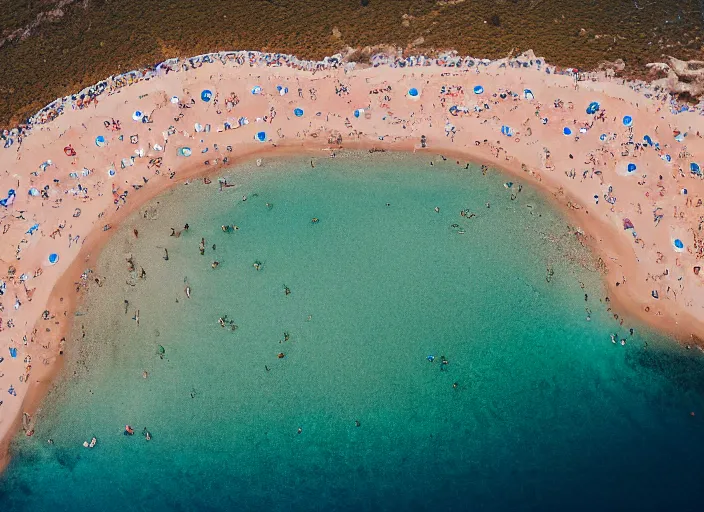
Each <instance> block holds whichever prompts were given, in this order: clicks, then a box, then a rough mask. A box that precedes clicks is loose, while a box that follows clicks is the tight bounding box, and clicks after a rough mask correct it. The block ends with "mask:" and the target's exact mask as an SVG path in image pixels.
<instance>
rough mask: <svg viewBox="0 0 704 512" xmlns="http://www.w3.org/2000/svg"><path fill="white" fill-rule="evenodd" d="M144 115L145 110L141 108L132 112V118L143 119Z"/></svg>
mask: <svg viewBox="0 0 704 512" xmlns="http://www.w3.org/2000/svg"><path fill="white" fill-rule="evenodd" d="M143 117H144V112H142V111H141V110H135V111H134V114H132V119H133V120H135V121H141V120H142V118H143Z"/></svg>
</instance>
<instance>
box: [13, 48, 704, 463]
mask: <svg viewBox="0 0 704 512" xmlns="http://www.w3.org/2000/svg"><path fill="white" fill-rule="evenodd" d="M208 60H210V59H208ZM517 62H520V64H517ZM439 64H443V63H442V62H441V63H434V64H433V65H423V66H417V65H416V66H412V67H411V66H404V67H399V66H392V65H388V63H386V62H378V65H375V66H367V67H361V66H357V67H354V68H353V67H352V66H350V65H347V66H343V65H338V63H337V61H333V62H332V63H330V62H326V63H325V65H318V66H307V67H308V68H311V69H302V68H305V67H306V66H290V65H286V63H285V62H281V61H280V60H276V59H274V60H272V61H270V62H269V65H259V64H252V63H251V62H248V61H245V62H244V63H242V62H238V61H236V60H235V61H228V60H226V59H223V60H222V61H219V60H214V61H213V62H203V60H202V59H201V60H199V61H198V62H197V63H195V64H194V63H193V62H190V63H187V64H186V65H185V66H181V65H179V66H172V67H171V68H170V69H171V71H166V70H165V69H163V68H162V69H159V70H157V72H155V73H154V76H150V78H149V79H148V80H147V79H143V80H131V79H130V80H129V81H134V83H132V84H131V85H129V86H122V87H118V86H117V84H118V82H120V84H121V83H123V82H124V81H121V80H112V81H111V83H110V84H109V85H106V86H105V87H102V89H103V90H104V92H103V93H102V94H100V95H99V96H96V97H95V98H93V99H91V100H88V98H87V97H86V98H81V97H80V96H79V97H77V98H75V99H72V100H66V101H64V102H62V104H61V108H60V109H56V108H53V109H49V111H47V112H50V113H47V112H45V113H44V114H42V115H41V116H38V117H37V119H36V120H35V121H36V122H34V123H33V126H32V128H31V131H30V132H29V133H27V131H26V130H25V132H24V134H23V135H20V136H17V135H14V136H13V135H12V134H6V136H5V140H3V141H2V143H3V144H4V145H5V147H4V148H2V147H0V199H2V198H6V199H5V200H4V202H3V205H2V206H0V234H1V236H0V240H1V241H2V244H0V260H2V270H1V271H0V286H1V288H0V290H1V291H2V295H0V304H1V306H0V319H1V321H0V358H1V359H0V361H2V362H0V404H1V405H0V438H1V439H2V442H1V443H0V457H3V458H2V464H0V466H4V465H5V464H6V463H7V456H6V454H7V446H8V444H9V441H10V439H11V437H12V436H14V435H15V434H16V432H17V430H18V429H19V428H20V426H21V425H22V423H23V422H22V417H23V413H25V412H26V413H27V414H28V415H29V417H28V418H26V419H25V421H24V423H25V425H24V430H25V433H26V434H27V435H31V434H32V433H33V430H32V428H31V415H32V414H33V412H34V410H35V409H36V407H37V406H38V404H39V402H40V401H41V399H42V397H43V396H44V394H45V393H46V391H47V390H48V388H49V387H50V385H51V381H52V378H53V376H54V375H55V374H56V373H57V371H58V370H59V369H60V367H61V352H62V349H63V343H64V339H65V338H67V329H68V326H69V325H70V319H71V316H72V315H73V314H74V308H75V305H76V304H77V302H78V301H80V298H81V296H82V293H83V290H84V289H85V287H86V286H88V285H94V284H95V283H94V277H95V276H92V275H91V273H90V272H89V269H90V268H91V267H92V264H93V263H94V261H95V257H96V255H97V253H98V252H99V251H100V248H101V247H102V245H103V244H104V242H105V240H106V239H107V238H108V237H109V236H110V234H111V231H112V229H113V228H114V227H115V226H117V225H118V224H119V223H120V221H121V220H122V219H124V218H125V217H126V216H127V215H128V214H129V213H130V212H133V211H134V210H135V209H137V208H139V207H140V206H141V205H143V204H144V203H145V202H146V201H148V200H149V199H151V198H153V197H154V196H156V195H158V194H159V193H161V192H163V191H164V190H166V189H167V188H169V187H171V186H175V185H178V184H180V183H184V182H185V181H187V180H194V179H201V177H202V176H205V175H207V176H211V177H212V183H211V186H212V187H213V190H214V191H215V190H217V188H218V181H217V171H218V169H219V168H223V167H230V166H232V165H233V164H235V163H236V162H238V161H241V160H243V159H251V158H267V157H269V156H276V155H285V154H294V153H306V154H310V155H311V157H312V158H313V159H319V158H328V157H329V156H330V155H331V154H332V153H333V152H334V150H335V149H338V148H344V149H365V150H366V149H369V150H371V149H377V150H387V151H391V150H397V151H413V152H416V153H419V152H420V153H424V152H425V153H427V154H428V160H429V161H430V160H431V158H433V157H434V156H436V155H443V156H444V157H446V158H448V159H451V160H454V161H456V162H457V164H458V165H461V166H462V167H464V165H465V164H466V162H467V161H472V162H478V163H485V164H487V165H488V166H490V167H494V168H500V169H503V170H505V171H507V172H509V173H510V174H511V175H513V176H514V179H515V180H517V181H518V180H520V181H522V182H525V183H528V182H529V183H534V184H535V185H536V186H539V187H541V188H542V189H543V190H545V191H546V192H547V193H548V194H550V195H552V196H553V197H554V201H555V203H556V204H558V205H560V206H561V207H562V208H563V209H564V210H565V211H566V212H567V214H568V216H569V218H570V220H571V223H572V225H573V226H574V229H575V236H578V237H580V238H581V239H582V240H583V241H584V243H586V244H589V245H590V246H592V247H593V248H594V250H595V251H596V252H597V253H598V254H599V256H600V257H601V261H602V262H603V271H604V276H605V281H606V284H607V285H608V289H609V300H610V302H611V307H612V309H613V312H614V314H618V315H620V316H621V317H623V315H626V316H627V317H628V316H632V317H638V318H640V319H641V320H643V321H645V322H647V323H649V324H650V325H652V326H654V327H656V328H658V329H661V330H663V331H665V332H668V333H671V334H673V335H675V336H677V337H678V338H679V339H681V340H682V341H683V342H684V343H691V344H693V345H694V344H697V343H698V342H699V340H700V339H704V309H703V308H702V307H701V304H703V303H704V302H703V301H702V299H704V291H703V289H702V284H701V279H702V275H704V274H701V273H700V265H701V263H700V259H701V258H702V255H704V241H702V239H701V236H702V235H701V229H700V228H701V225H702V222H703V221H704V217H702V215H704V213H702V212H700V210H699V209H700V207H701V206H702V204H703V203H702V201H703V199H702V198H703V197H704V185H702V181H701V174H700V172H699V164H698V162H701V163H702V164H704V161H702V160H704V142H703V141H702V137H701V135H700V132H704V121H702V118H701V116H700V115H699V114H698V113H696V112H680V113H674V111H673V108H671V104H670V98H669V96H667V95H666V94H664V93H662V91H658V90H657V89H655V88H653V87H649V86H647V85H646V84H637V85H634V84H628V83H624V82H623V81H622V80H617V79H612V78H609V77H607V76H605V75H597V74H593V75H591V74H590V75H580V76H579V78H582V79H581V80H577V76H578V75H576V74H574V73H571V72H568V73H555V70H554V68H550V67H549V66H547V65H546V64H544V63H543V62H542V61H541V60H539V59H535V57H534V56H530V55H529V56H525V57H522V58H519V59H517V60H516V59H514V60H512V61H506V60H502V61H496V62H491V63H489V62H484V63H481V62H479V61H474V60H472V65H471V66H469V65H468V64H465V65H463V66H462V67H456V66H452V67H447V66H443V65H439ZM445 64H446V63H445ZM184 67H185V68H188V70H184ZM177 68H178V70H177ZM546 71H551V72H549V73H548V72H546ZM58 110H62V111H63V113H62V114H61V115H58V116H56V117H55V118H54V119H53V120H49V118H52V117H54V114H55V113H57V111H58ZM40 118H42V119H43V120H45V121H46V122H43V123H40V122H39V119H40ZM10 139H12V142H11V143H10V142H9V140H10Z"/></svg>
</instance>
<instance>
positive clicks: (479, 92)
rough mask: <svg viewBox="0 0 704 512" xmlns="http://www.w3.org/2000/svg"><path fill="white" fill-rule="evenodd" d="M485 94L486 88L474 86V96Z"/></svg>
mask: <svg viewBox="0 0 704 512" xmlns="http://www.w3.org/2000/svg"><path fill="white" fill-rule="evenodd" d="M483 92H484V87H482V86H481V85H475V86H474V94H481V93H483Z"/></svg>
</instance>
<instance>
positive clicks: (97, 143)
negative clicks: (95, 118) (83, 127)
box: [95, 135, 105, 148]
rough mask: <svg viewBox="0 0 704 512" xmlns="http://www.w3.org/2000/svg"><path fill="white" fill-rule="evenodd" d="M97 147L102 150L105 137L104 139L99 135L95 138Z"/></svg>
mask: <svg viewBox="0 0 704 512" xmlns="http://www.w3.org/2000/svg"><path fill="white" fill-rule="evenodd" d="M95 145H96V146H98V147H99V148H102V147H103V146H104V145H105V137H103V136H102V135H98V136H97V137H96V138H95Z"/></svg>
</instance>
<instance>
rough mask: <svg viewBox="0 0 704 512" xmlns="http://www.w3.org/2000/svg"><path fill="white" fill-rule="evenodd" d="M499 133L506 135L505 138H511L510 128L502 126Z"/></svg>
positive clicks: (511, 131)
mask: <svg viewBox="0 0 704 512" xmlns="http://www.w3.org/2000/svg"><path fill="white" fill-rule="evenodd" d="M501 133H502V134H504V135H506V137H513V129H512V128H511V127H510V126H506V125H503V126H502V127H501Z"/></svg>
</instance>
